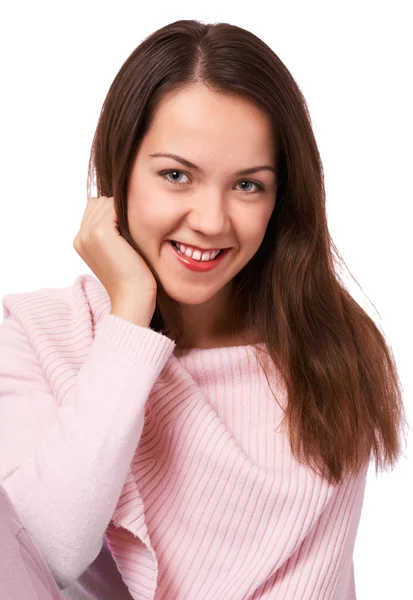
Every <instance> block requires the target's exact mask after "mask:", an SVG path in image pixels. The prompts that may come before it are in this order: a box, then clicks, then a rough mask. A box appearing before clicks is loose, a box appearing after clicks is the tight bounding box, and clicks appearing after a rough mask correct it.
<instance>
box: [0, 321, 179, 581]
mask: <svg viewBox="0 0 413 600" xmlns="http://www.w3.org/2000/svg"><path fill="white" fill-rule="evenodd" d="M173 348H174V342H173V341H172V340H170V339H169V338H167V337H166V336H164V335H162V334H160V333H157V332H155V331H153V330H151V329H150V328H144V327H140V326H138V325H135V324H134V323H131V322H129V321H126V320H124V319H122V318H120V317H118V316H116V315H110V314H108V315H106V316H104V318H103V319H102V323H101V325H100V327H99V329H98V330H97V332H96V335H95V337H94V339H93V342H92V344H91V346H90V352H89V354H88V355H87V358H86V360H85V361H84V363H83V364H82V366H81V367H80V370H79V371H78V373H77V375H76V377H75V384H74V385H73V387H72V388H71V390H70V391H69V393H68V397H67V399H66V400H65V403H64V404H63V405H62V406H60V407H59V406H58V404H57V403H56V401H55V398H54V397H53V394H52V392H51V388H50V385H49V382H48V381H47V378H46V377H45V375H44V372H43V369H42V365H41V363H40V361H39V358H38V356H37V355H36V352H35V351H34V349H33V346H32V344H31V343H30V340H29V339H28V336H27V335H26V332H25V330H24V328H23V327H22V325H21V324H20V323H19V321H18V320H17V319H15V318H14V317H13V315H7V316H6V317H5V318H4V320H3V322H2V324H1V325H0V482H1V485H2V486H3V488H4V489H5V490H6V492H7V493H8V495H9V497H10V499H11V501H12V503H13V504H14V506H15V508H16V510H17V512H18V514H19V516H20V518H21V520H22V523H23V525H24V526H25V527H26V529H27V530H28V531H29V532H30V534H31V536H32V538H33V540H34V542H35V544H36V545H37V547H38V548H39V550H40V551H41V553H42V554H43V556H44V559H45V561H46V563H47V564H48V567H49V569H50V570H51V572H52V574H53V577H54V578H55V580H56V582H57V584H58V585H59V587H60V589H63V588H65V587H67V586H69V585H70V584H71V583H72V582H73V581H75V580H76V579H77V578H78V577H79V576H80V575H81V574H82V573H83V572H84V571H85V570H86V568H87V567H88V566H89V565H90V564H91V563H92V562H93V561H94V560H95V558H96V557H97V555H98V554H99V552H100V550H101V547H102V544H103V536H104V533H105V530H106V528H107V526H108V524H109V522H110V520H111V517H112V515H113V512H114V510H115V508H116V504H117V502H118V499H119V496H120V494H121V492H122V487H123V484H124V482H125V479H126V476H127V473H128V470H129V467H130V463H131V461H132V458H133V455H134V453H135V450H136V446H137V444H138V442H139V439H140V436H141V433H142V429H143V425H144V414H145V413H144V408H145V403H146V400H147V398H148V396H149V394H150V391H151V389H152V387H153V385H154V383H155V381H156V379H157V378H158V376H159V374H160V372H161V371H162V369H163V367H164V365H165V363H166V361H167V359H168V358H169V355H170V354H171V353H172V351H173ZM52 351H53V348H51V349H50V352H52ZM63 376H64V374H63Z"/></svg>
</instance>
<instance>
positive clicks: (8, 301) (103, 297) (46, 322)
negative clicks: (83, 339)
mask: <svg viewBox="0 0 413 600" xmlns="http://www.w3.org/2000/svg"><path fill="white" fill-rule="evenodd" d="M2 307H3V319H6V318H7V317H8V316H9V315H11V316H12V317H13V318H14V319H16V320H17V321H18V322H19V323H20V324H21V326H22V327H23V328H24V329H26V330H27V331H29V329H30V328H33V327H34V328H37V327H46V328H47V329H49V330H50V329H51V325H52V324H55V325H56V326H58V327H59V328H63V329H64V328H73V326H76V325H83V326H89V327H90V328H92V329H93V328H94V327H95V325H96V324H98V323H99V321H100V320H101V319H102V318H103V317H104V315H105V314H107V313H108V312H110V298H109V296H108V294H107V292H106V289H105V288H104V286H103V285H102V284H101V282H100V281H99V280H98V279H97V278H96V277H94V276H93V275H89V274H82V275H79V276H78V277H76V279H75V281H74V283H72V284H71V285H69V286H66V287H62V288H40V289H37V290H32V291H27V292H18V293H11V294H7V295H5V296H3V298H2Z"/></svg>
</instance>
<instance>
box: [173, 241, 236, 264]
mask: <svg viewBox="0 0 413 600" xmlns="http://www.w3.org/2000/svg"><path fill="white" fill-rule="evenodd" d="M168 241H169V243H170V244H172V246H173V247H174V248H175V250H176V251H177V252H178V253H179V254H181V255H182V256H186V254H185V253H184V252H181V251H180V250H179V249H178V242H176V241H175V240H168ZM226 250H230V248H222V249H221V250H219V252H218V253H217V255H216V256H215V258H213V259H212V260H208V261H201V260H199V261H198V262H213V261H214V260H217V259H218V258H219V257H220V256H221V255H222V254H223V253H224V252H225V251H226ZM198 252H201V253H203V252H210V250H202V251H201V250H199V251H198ZM192 260H195V259H192Z"/></svg>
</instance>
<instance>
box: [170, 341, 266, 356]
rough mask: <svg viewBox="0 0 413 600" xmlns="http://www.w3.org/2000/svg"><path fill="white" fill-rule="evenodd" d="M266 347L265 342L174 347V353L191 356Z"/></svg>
mask: <svg viewBox="0 0 413 600" xmlns="http://www.w3.org/2000/svg"><path fill="white" fill-rule="evenodd" d="M256 346H258V347H259V348H262V349H264V348H266V344H265V342H258V343H257V344H238V345H236V346H214V347H213V348H198V347H195V348H176V347H175V349H174V353H175V354H176V355H179V356H189V355H191V356H193V355H197V354H208V353H212V354H213V353H220V354H222V353H228V352H233V351H234V350H235V351H238V350H240V351H241V350H242V351H245V350H247V349H251V350H255V347H256Z"/></svg>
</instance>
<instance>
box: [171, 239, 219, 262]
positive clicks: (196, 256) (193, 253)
mask: <svg viewBox="0 0 413 600" xmlns="http://www.w3.org/2000/svg"><path fill="white" fill-rule="evenodd" d="M175 247H176V249H177V250H178V252H180V253H181V254H185V256H188V258H192V259H193V260H199V261H207V260H213V259H214V258H215V257H216V256H217V254H218V253H219V252H220V250H216V251H212V252H201V251H200V250H192V249H191V248H188V247H187V246H185V245H184V244H180V243H179V242H175Z"/></svg>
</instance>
